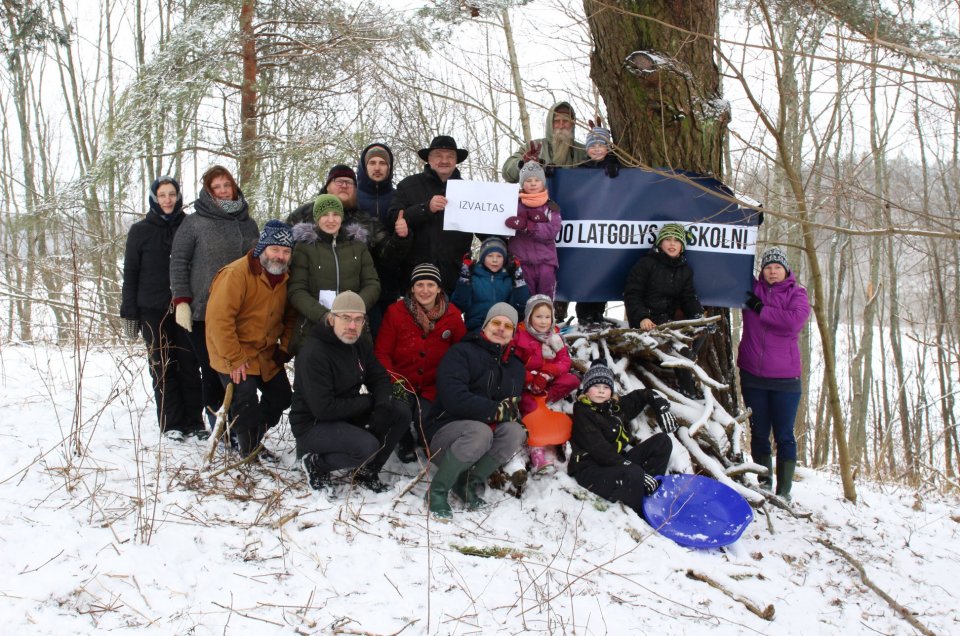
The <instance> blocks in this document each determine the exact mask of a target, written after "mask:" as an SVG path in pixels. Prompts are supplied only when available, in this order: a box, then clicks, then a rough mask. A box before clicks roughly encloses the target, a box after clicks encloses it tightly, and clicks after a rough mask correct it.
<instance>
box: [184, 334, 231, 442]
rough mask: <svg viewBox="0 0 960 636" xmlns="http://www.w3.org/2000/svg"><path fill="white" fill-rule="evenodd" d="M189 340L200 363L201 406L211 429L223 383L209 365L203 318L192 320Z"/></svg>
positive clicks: (220, 400)
mask: <svg viewBox="0 0 960 636" xmlns="http://www.w3.org/2000/svg"><path fill="white" fill-rule="evenodd" d="M190 342H191V343H192V344H193V352H194V354H196V356H197V362H199V363H200V376H201V379H202V380H203V385H202V386H203V406H204V410H205V412H206V414H207V421H208V422H210V428H211V430H212V429H213V422H214V418H213V413H215V412H216V411H218V410H219V409H220V405H222V404H223V391H224V386H226V385H224V384H223V383H221V381H220V374H219V373H217V372H216V371H214V370H213V367H211V366H210V352H208V351H207V323H206V322H204V321H203V320H194V321H193V331H192V332H190Z"/></svg>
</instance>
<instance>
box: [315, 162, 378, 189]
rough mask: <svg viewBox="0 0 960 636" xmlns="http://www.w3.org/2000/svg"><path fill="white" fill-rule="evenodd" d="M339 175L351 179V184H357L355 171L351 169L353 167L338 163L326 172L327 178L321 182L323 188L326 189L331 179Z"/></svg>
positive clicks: (337, 177)
mask: <svg viewBox="0 0 960 636" xmlns="http://www.w3.org/2000/svg"><path fill="white" fill-rule="evenodd" d="M368 154H369V153H368ZM340 177H347V178H348V179H353V185H357V173H356V172H354V171H353V168H351V167H350V166H347V165H344V164H342V163H338V164H337V165H335V166H334V167H332V168H330V172H328V173H327V180H326V181H324V183H323V188H324V190H326V188H327V186H328V185H330V182H331V181H333V180H334V179H339V178H340Z"/></svg>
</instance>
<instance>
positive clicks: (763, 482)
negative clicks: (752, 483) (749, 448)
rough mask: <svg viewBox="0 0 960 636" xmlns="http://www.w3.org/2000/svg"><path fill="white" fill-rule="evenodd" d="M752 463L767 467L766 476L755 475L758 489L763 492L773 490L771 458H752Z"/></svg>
mask: <svg viewBox="0 0 960 636" xmlns="http://www.w3.org/2000/svg"><path fill="white" fill-rule="evenodd" d="M753 463H755V464H760V465H761V466H766V467H767V474H766V475H757V481H758V482H760V488H761V489H763V490H773V457H771V456H770V455H758V456H756V457H754V458H753Z"/></svg>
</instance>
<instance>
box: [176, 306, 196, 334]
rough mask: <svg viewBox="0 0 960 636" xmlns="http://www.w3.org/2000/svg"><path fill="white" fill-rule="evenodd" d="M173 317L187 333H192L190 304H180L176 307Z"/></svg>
mask: <svg viewBox="0 0 960 636" xmlns="http://www.w3.org/2000/svg"><path fill="white" fill-rule="evenodd" d="M173 316H174V319H175V320H176V321H177V324H178V325H180V326H181V327H183V328H184V329H186V330H187V331H193V312H192V311H190V303H180V304H179V305H177V308H176V309H175V310H174V314H173Z"/></svg>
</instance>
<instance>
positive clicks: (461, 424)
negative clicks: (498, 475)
mask: <svg viewBox="0 0 960 636" xmlns="http://www.w3.org/2000/svg"><path fill="white" fill-rule="evenodd" d="M517 320H518V315H517V310H516V309H514V308H513V307H511V306H510V305H508V304H507V303H497V304H495V305H494V306H493V307H491V308H490V311H488V312H487V316H486V320H485V321H484V323H483V327H482V328H481V329H480V331H478V332H473V333H470V334H467V335H466V336H465V337H464V338H463V340H461V341H460V342H459V343H457V344H455V345H454V346H453V347H451V348H450V350H449V351H447V353H446V355H444V357H443V360H441V361H440V366H439V368H438V369H437V398H436V401H435V402H434V403H433V406H432V407H431V409H430V415H429V416H428V418H427V423H426V425H425V426H424V433H425V435H426V438H427V440H428V446H427V451H428V452H429V453H430V460H431V461H432V462H433V463H434V464H435V465H436V466H437V472H436V473H435V474H434V476H433V480H432V481H431V483H430V490H429V492H428V494H427V501H428V505H429V507H430V513H431V514H432V515H433V516H434V517H435V518H437V519H449V518H451V517H452V516H453V511H452V509H451V507H450V502H449V500H448V498H447V495H448V493H449V492H450V491H453V493H454V494H455V495H457V497H459V499H460V501H461V502H463V506H464V508H465V509H467V510H475V509H477V508H481V507H483V506H485V505H486V502H485V501H484V500H483V499H482V498H481V497H480V492H479V491H480V490H481V489H482V488H483V487H484V486H485V484H486V481H487V478H488V477H489V476H490V475H491V474H493V472H494V471H495V470H497V469H498V468H499V467H500V466H502V465H503V464H505V463H507V461H509V460H510V458H511V457H513V456H514V455H516V454H517V452H518V451H519V450H520V448H522V446H523V444H524V443H525V442H526V439H527V431H526V429H525V428H524V427H523V425H522V424H521V423H520V412H519V408H518V405H519V402H520V392H521V391H522V390H523V382H524V379H525V377H526V374H525V370H524V367H523V363H522V362H521V361H520V358H518V357H517V356H515V355H514V354H513V334H514V330H515V329H516V326H517Z"/></svg>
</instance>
